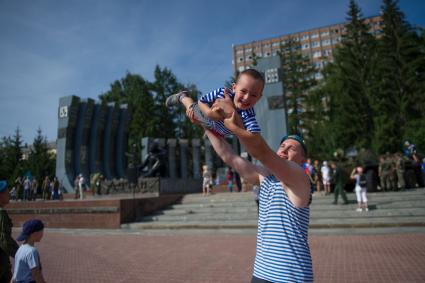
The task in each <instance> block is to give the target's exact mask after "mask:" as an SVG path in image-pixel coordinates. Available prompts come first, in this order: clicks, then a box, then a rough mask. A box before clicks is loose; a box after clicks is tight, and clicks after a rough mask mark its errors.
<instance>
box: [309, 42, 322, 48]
mask: <svg viewBox="0 0 425 283" xmlns="http://www.w3.org/2000/svg"><path fill="white" fill-rule="evenodd" d="M319 46H320V44H319V42H318V41H313V42H312V43H311V47H312V48H314V47H319Z"/></svg>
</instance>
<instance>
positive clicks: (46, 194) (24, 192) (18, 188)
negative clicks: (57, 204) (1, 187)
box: [10, 175, 63, 201]
mask: <svg viewBox="0 0 425 283" xmlns="http://www.w3.org/2000/svg"><path fill="white" fill-rule="evenodd" d="M10 198H11V199H12V200H14V201H35V200H36V199H37V198H41V199H43V200H61V199H63V187H62V185H61V184H60V182H59V180H58V179H57V178H56V177H53V178H52V179H50V177H49V176H45V177H44V179H43V181H41V182H40V181H39V180H37V178H35V177H33V176H31V175H26V176H19V177H17V178H16V179H15V182H14V184H13V187H12V189H11V190H10Z"/></svg>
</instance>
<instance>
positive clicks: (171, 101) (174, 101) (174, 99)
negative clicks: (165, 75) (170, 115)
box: [165, 90, 188, 107]
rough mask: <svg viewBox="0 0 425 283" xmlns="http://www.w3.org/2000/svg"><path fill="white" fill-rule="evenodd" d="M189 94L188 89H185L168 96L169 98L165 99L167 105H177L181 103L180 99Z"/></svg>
mask: <svg viewBox="0 0 425 283" xmlns="http://www.w3.org/2000/svg"><path fill="white" fill-rule="evenodd" d="M186 96H188V95H187V91H185V90H183V91H181V92H179V93H176V94H172V95H170V96H169V97H167V99H166V100H165V106H167V107H172V106H177V105H179V103H180V100H181V99H182V98H183V97H186Z"/></svg>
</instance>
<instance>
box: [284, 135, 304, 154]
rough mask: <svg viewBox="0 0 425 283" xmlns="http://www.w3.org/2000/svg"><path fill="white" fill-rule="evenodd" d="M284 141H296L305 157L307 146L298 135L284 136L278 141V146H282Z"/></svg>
mask: <svg viewBox="0 0 425 283" xmlns="http://www.w3.org/2000/svg"><path fill="white" fill-rule="evenodd" d="M286 140H294V141H297V142H298V143H299V144H300V145H301V146H302V148H303V149H304V154H305V155H306V156H307V146H306V145H305V142H304V139H303V138H302V137H301V136H299V135H286V136H284V137H283V138H282V140H281V141H280V144H282V143H283V142H284V141H286Z"/></svg>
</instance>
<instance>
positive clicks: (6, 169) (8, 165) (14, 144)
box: [0, 127, 24, 183]
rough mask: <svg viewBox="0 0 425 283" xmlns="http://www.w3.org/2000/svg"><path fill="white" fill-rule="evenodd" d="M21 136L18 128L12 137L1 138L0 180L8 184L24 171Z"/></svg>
mask: <svg viewBox="0 0 425 283" xmlns="http://www.w3.org/2000/svg"><path fill="white" fill-rule="evenodd" d="M22 143H23V142H22V136H21V131H20V129H19V127H17V128H16V130H15V134H14V135H13V136H12V137H10V136H9V137H3V140H2V142H1V146H0V148H1V159H2V160H1V163H0V170H1V171H0V174H1V175H0V178H1V179H6V180H8V181H9V182H10V183H13V181H14V180H15V179H16V177H18V176H20V175H22V173H23V171H24V166H23V163H24V162H23V160H22Z"/></svg>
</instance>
